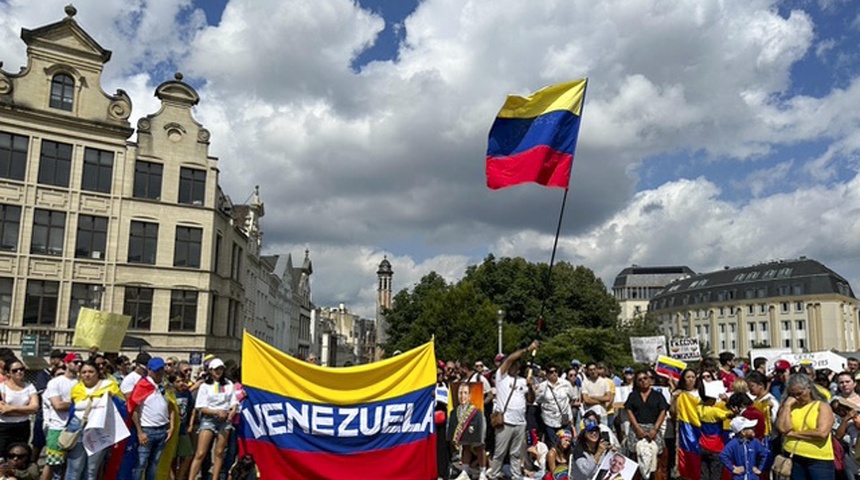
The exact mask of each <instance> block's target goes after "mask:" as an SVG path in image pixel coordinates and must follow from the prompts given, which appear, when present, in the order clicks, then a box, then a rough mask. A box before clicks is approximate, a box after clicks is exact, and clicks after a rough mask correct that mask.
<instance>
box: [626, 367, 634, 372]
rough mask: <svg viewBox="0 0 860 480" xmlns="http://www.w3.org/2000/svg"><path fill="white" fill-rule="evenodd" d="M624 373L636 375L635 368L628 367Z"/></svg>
mask: <svg viewBox="0 0 860 480" xmlns="http://www.w3.org/2000/svg"><path fill="white" fill-rule="evenodd" d="M624 373H634V372H633V367H627V368H625V369H624Z"/></svg>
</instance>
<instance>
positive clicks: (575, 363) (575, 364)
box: [570, 359, 582, 367]
mask: <svg viewBox="0 0 860 480" xmlns="http://www.w3.org/2000/svg"><path fill="white" fill-rule="evenodd" d="M570 366H571V367H581V366H582V362H580V361H579V360H576V359H573V360H571V361H570Z"/></svg>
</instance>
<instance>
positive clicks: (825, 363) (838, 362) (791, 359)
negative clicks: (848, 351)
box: [779, 351, 848, 372]
mask: <svg viewBox="0 0 860 480" xmlns="http://www.w3.org/2000/svg"><path fill="white" fill-rule="evenodd" d="M779 359H780V360H786V361H788V363H790V364H791V365H792V366H794V365H800V362H802V361H803V360H810V361H811V362H812V368H814V369H816V370H820V369H823V368H829V369H830V370H832V371H834V372H841V371H842V370H845V364H846V362H847V361H848V360H847V359H846V358H845V357H843V356H842V355H839V354H836V353H833V352H827V351H824V352H810V353H788V354H783V355H780V356H779Z"/></svg>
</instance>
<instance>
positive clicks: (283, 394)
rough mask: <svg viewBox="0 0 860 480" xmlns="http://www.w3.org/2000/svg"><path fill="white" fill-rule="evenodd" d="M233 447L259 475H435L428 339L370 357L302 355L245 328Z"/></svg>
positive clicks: (423, 479) (281, 479) (279, 478)
mask: <svg viewBox="0 0 860 480" xmlns="http://www.w3.org/2000/svg"><path fill="white" fill-rule="evenodd" d="M242 357H243V358H242V380H244V383H243V385H244V388H245V392H246V394H247V398H246V400H245V402H244V403H243V405H242V420H243V421H242V424H241V428H240V430H239V449H240V452H241V453H242V454H244V453H250V454H251V455H253V457H254V459H255V460H256V462H257V466H258V468H259V470H260V475H261V478H265V479H267V480H269V479H271V480H287V479H297V478H307V479H310V478H313V479H320V480H322V479H338V480H341V479H365V478H374V479H392V480H394V479H406V478H409V479H415V480H430V479H435V478H436V429H435V423H434V412H433V410H434V408H435V403H434V392H435V386H436V358H435V354H434V346H433V342H430V343H427V344H425V345H423V346H421V347H418V348H415V349H413V350H410V351H408V352H406V353H403V354H401V355H397V356H395V357H392V358H389V359H386V360H384V361H381V362H377V363H373V364H370V365H359V366H355V367H348V368H325V367H318V366H316V365H312V364H309V363H305V362H302V361H300V360H297V359H295V358H292V357H290V356H288V355H285V354H284V353H282V352H280V351H278V350H277V349H275V348H274V347H271V346H269V345H267V344H266V343H264V342H262V341H260V340H258V339H257V338H254V337H253V336H251V335H249V334H248V333H247V332H245V335H244V338H243V341H242Z"/></svg>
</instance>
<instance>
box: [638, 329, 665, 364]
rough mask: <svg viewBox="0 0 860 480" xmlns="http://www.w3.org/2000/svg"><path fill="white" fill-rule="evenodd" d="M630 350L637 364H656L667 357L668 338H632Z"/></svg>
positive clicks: (661, 336)
mask: <svg viewBox="0 0 860 480" xmlns="http://www.w3.org/2000/svg"><path fill="white" fill-rule="evenodd" d="M630 350H631V352H632V353H633V361H634V362H636V363H654V362H656V361H657V357H659V356H660V355H666V337H665V336H663V335H660V336H657V337H630Z"/></svg>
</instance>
